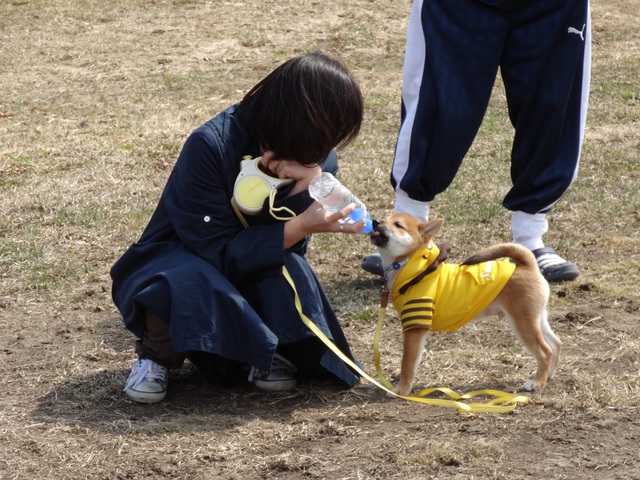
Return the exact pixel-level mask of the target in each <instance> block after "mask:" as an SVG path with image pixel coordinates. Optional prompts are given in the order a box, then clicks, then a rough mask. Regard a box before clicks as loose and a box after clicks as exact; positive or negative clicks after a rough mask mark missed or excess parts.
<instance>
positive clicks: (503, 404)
mask: <svg viewBox="0 0 640 480" xmlns="http://www.w3.org/2000/svg"><path fill="white" fill-rule="evenodd" d="M282 274H283V275H284V277H285V278H286V280H287V282H288V283H289V285H290V286H291V288H292V289H293V292H294V296H295V305H296V309H297V310H298V314H299V315H300V318H301V319H302V321H303V323H304V324H305V325H306V326H307V327H308V328H309V330H311V331H312V332H313V333H314V334H315V335H316V336H317V337H318V338H319V339H320V340H321V341H322V342H323V343H324V344H325V345H326V346H327V347H328V348H329V349H330V350H331V351H332V352H333V353H335V354H336V356H337V357H338V358H339V359H340V360H342V361H343V362H344V363H346V364H347V365H348V366H349V367H351V368H352V369H353V370H354V371H355V372H357V373H358V374H359V375H360V376H361V377H363V378H365V379H366V380H368V381H369V382H370V383H373V384H374V385H375V386H377V387H379V388H381V389H382V390H384V391H386V392H387V393H388V394H390V395H393V396H394V397H397V398H402V399H404V400H409V401H412V402H418V403H423V404H427V405H436V406H440V407H449V408H457V409H458V412H460V413H464V412H467V413H475V412H498V413H503V412H511V411H513V410H514V409H515V408H516V406H517V404H518V403H527V402H528V401H529V398H528V397H525V396H520V395H513V394H511V393H506V392H500V391H496V390H477V391H474V392H469V393H467V394H465V395H459V394H457V393H455V392H454V391H452V390H450V389H448V388H428V389H426V390H422V391H420V392H417V393H414V394H411V395H407V396H403V395H398V394H396V393H394V392H393V391H392V390H391V389H392V388H393V386H392V385H391V383H390V382H389V381H388V380H387V379H386V378H385V377H384V375H383V374H382V370H381V368H380V352H379V339H380V331H381V330H382V323H383V320H384V314H385V310H386V304H385V305H384V308H381V310H380V320H379V321H378V326H377V327H376V332H375V335H374V359H375V364H376V370H377V372H378V376H379V378H380V381H381V382H382V383H380V382H378V381H377V380H375V379H373V378H372V377H370V376H369V375H367V373H366V372H364V371H363V370H362V369H361V368H360V367H359V366H358V365H356V364H355V362H353V361H352V360H351V359H350V358H349V357H347V356H346V355H345V354H344V353H342V352H341V351H340V349H339V348H338V347H337V346H336V345H335V344H334V343H333V342H332V341H331V340H329V339H328V338H327V337H326V336H325V334H324V333H322V330H320V329H319V328H318V326H317V325H316V324H315V323H313V322H312V321H311V320H310V319H309V318H308V317H307V316H306V315H305V314H304V313H303V312H302V304H301V303H300V298H299V297H298V292H297V291H296V287H295V284H294V283H293V279H292V278H291V276H290V275H289V272H288V271H287V269H286V267H284V266H283V267H282ZM387 296H388V292H387ZM434 392H440V393H444V394H445V395H448V396H449V398H452V399H453V400H446V399H438V398H424V397H425V396H427V395H429V394H431V393H434ZM480 395H490V396H494V397H496V398H495V399H494V400H491V401H490V402H488V403H486V404H485V403H472V404H466V403H462V402H461V401H460V400H468V399H470V398H474V397H477V396H480Z"/></svg>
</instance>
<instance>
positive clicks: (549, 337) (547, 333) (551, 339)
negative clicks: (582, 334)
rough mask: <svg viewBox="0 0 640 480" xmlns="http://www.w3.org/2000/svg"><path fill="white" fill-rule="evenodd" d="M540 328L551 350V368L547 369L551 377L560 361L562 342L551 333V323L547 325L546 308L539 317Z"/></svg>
mask: <svg viewBox="0 0 640 480" xmlns="http://www.w3.org/2000/svg"><path fill="white" fill-rule="evenodd" d="M540 328H541V329H542V335H543V336H544V340H545V341H546V342H547V345H549V346H550V347H551V350H553V360H552V361H551V369H550V370H549V377H548V378H553V375H554V374H555V373H556V368H558V362H559V361H560V350H561V349H562V342H561V341H560V339H559V338H558V336H557V335H556V334H555V333H553V330H551V325H549V315H548V313H547V310H546V309H545V310H544V311H543V312H542V315H541V318H540Z"/></svg>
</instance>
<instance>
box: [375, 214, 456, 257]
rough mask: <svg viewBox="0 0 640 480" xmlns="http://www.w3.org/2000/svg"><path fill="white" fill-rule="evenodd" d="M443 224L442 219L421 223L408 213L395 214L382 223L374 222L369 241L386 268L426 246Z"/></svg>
mask: <svg viewBox="0 0 640 480" xmlns="http://www.w3.org/2000/svg"><path fill="white" fill-rule="evenodd" d="M443 223H444V220H442V219H441V218H438V219H436V220H432V221H430V222H421V221H420V220H418V219H417V218H415V217H413V216H411V215H407V214H406V213H393V214H391V215H390V216H388V217H387V218H386V219H384V220H382V221H377V220H374V221H373V230H372V231H371V233H370V234H369V239H370V240H371V243H372V244H373V245H375V246H376V247H377V249H378V252H379V253H380V256H381V257H382V263H383V264H384V266H385V268H386V267H387V266H389V265H391V264H392V263H394V262H398V261H400V260H403V259H405V258H407V257H410V256H411V255H412V254H413V253H414V252H415V251H416V250H418V249H419V248H421V247H424V246H426V245H427V244H428V243H429V242H430V241H431V238H432V237H433V236H434V235H435V234H436V232H437V231H438V230H440V227H441V226H442V224H443Z"/></svg>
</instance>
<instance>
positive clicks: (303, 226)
mask: <svg viewBox="0 0 640 480" xmlns="http://www.w3.org/2000/svg"><path fill="white" fill-rule="evenodd" d="M355 209H356V204H355V203H352V204H350V205H347V206H346V207H344V208H343V209H342V210H339V211H337V212H333V213H329V212H327V211H326V210H325V209H324V208H322V205H320V204H319V203H318V202H313V203H312V204H311V205H310V206H309V208H307V209H306V210H305V211H304V212H302V213H301V214H300V215H298V216H297V217H295V218H293V219H291V220H289V221H287V222H286V223H285V226H284V248H289V247H291V246H292V245H294V244H296V243H297V242H298V241H300V240H302V239H303V238H304V237H306V236H307V235H311V234H312V233H324V232H342V233H359V232H361V231H362V229H363V228H364V227H365V221H364V220H360V221H359V222H356V223H346V222H341V220H342V219H344V218H345V217H347V216H349V214H350V213H351V212H353V211H354V210H355Z"/></svg>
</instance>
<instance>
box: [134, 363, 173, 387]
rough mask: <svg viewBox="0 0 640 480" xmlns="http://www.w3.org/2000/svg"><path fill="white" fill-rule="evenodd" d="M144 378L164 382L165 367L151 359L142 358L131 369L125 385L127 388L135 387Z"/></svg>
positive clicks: (165, 376) (165, 377)
mask: <svg viewBox="0 0 640 480" xmlns="http://www.w3.org/2000/svg"><path fill="white" fill-rule="evenodd" d="M145 379H146V380H155V381H157V382H158V383H162V382H165V381H166V379H167V369H166V368H165V367H163V366H162V365H159V364H157V363H156V362H154V361H153V360H149V359H146V358H143V359H141V360H139V361H138V363H136V364H135V365H134V366H133V368H132V369H131V375H130V376H129V379H128V380H127V386H128V387H129V388H132V387H135V386H136V385H138V384H139V383H141V382H142V381H143V380H145Z"/></svg>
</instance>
